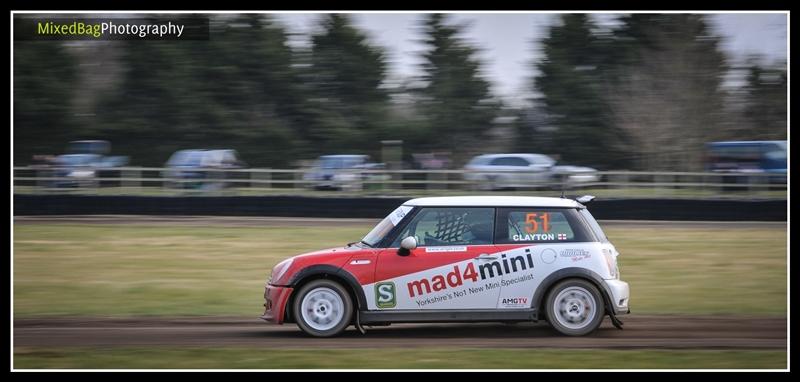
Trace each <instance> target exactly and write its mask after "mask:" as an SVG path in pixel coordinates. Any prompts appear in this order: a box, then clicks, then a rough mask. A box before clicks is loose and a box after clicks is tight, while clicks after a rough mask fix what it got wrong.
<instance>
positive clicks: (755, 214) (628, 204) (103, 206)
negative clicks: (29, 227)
mask: <svg viewBox="0 0 800 382" xmlns="http://www.w3.org/2000/svg"><path fill="white" fill-rule="evenodd" d="M406 200H408V198H396V197H362V198H357V197H351V198H342V197H316V198H315V197H299V196H298V197H295V196H230V197H215V196H188V197H164V196H82V195H28V194H19V195H14V215H217V216H290V217H331V218H382V217H384V216H386V215H387V214H388V213H389V212H391V211H392V210H393V209H394V208H395V207H397V206H398V205H400V204H401V203H403V202H405V201H406ZM589 208H590V210H591V211H592V214H593V215H594V216H595V217H596V218H597V219H603V220H719V221H736V220H742V221H785V220H786V200H784V199H780V200H721V199H707V200H705V199H598V200H595V201H593V202H592V203H590V204H589Z"/></svg>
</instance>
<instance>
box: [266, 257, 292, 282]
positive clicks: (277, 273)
mask: <svg viewBox="0 0 800 382" xmlns="http://www.w3.org/2000/svg"><path fill="white" fill-rule="evenodd" d="M293 261H294V258H293V257H290V258H288V259H286V260H283V261H281V262H280V263H278V265H276V266H274V267H273V268H272V270H271V271H270V272H269V279H268V280H267V283H268V284H270V283H272V282H273V281H276V282H277V281H280V280H281V277H282V276H283V274H284V273H286V270H287V269H289V267H290V266H291V265H292V262H293Z"/></svg>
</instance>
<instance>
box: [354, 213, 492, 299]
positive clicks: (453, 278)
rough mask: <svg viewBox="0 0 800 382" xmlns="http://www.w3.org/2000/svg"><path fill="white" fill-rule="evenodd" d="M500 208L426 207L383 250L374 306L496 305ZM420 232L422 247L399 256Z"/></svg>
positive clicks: (419, 242) (376, 277)
mask: <svg viewBox="0 0 800 382" xmlns="http://www.w3.org/2000/svg"><path fill="white" fill-rule="evenodd" d="M494 210H495V209H494V208H484V207H475V208H473V207H423V208H421V210H419V211H418V212H416V213H415V215H414V216H413V218H412V219H411V220H410V221H409V223H408V224H406V225H405V226H404V227H403V228H402V229H400V231H399V233H398V234H397V235H396V236H395V237H394V238H392V242H391V244H389V245H388V247H387V248H384V249H382V250H381V251H380V253H379V254H378V263H377V266H376V268H375V280H376V282H375V294H374V295H375V301H371V302H369V305H370V308H371V309H398V310H437V309H494V308H495V307H496V306H497V298H498V296H499V293H500V279H501V277H502V276H501V275H497V274H496V272H495V270H494V267H492V266H491V264H492V262H495V261H499V258H498V257H497V254H496V252H497V249H496V247H495V245H494V244H493V234H494ZM409 236H414V237H415V238H416V239H417V248H415V249H412V250H410V251H409V252H410V253H408V255H407V256H401V255H399V254H398V249H399V247H400V241H402V240H403V239H404V238H406V237H409Z"/></svg>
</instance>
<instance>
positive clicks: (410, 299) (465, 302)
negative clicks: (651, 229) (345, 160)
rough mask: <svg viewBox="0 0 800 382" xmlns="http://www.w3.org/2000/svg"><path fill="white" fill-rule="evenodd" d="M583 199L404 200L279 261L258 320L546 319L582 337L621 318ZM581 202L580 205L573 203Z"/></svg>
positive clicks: (321, 323)
mask: <svg viewBox="0 0 800 382" xmlns="http://www.w3.org/2000/svg"><path fill="white" fill-rule="evenodd" d="M591 199H592V197H581V198H578V199H577V201H576V200H571V199H565V198H542V197H515V196H502V197H495V196H463V197H437V198H420V199H413V200H409V201H408V202H406V203H405V204H403V205H401V206H400V207H398V208H397V209H395V210H394V211H392V213H390V214H389V216H387V217H386V218H385V219H383V220H382V221H381V222H380V223H378V225H376V226H375V228H373V229H372V231H370V232H369V233H368V234H367V235H366V236H364V238H363V239H362V240H361V241H360V242H358V243H351V244H349V245H347V246H345V247H340V248H331V249H326V250H322V251H317V252H311V253H307V254H303V255H299V256H295V257H292V258H289V259H286V260H284V261H282V262H281V263H279V264H278V265H276V266H275V267H274V268H273V270H272V274H271V275H270V278H269V281H268V282H267V285H266V291H265V293H264V298H265V300H266V301H265V304H264V306H265V308H266V309H265V312H264V315H263V316H262V318H263V319H265V320H267V321H270V322H274V323H278V324H282V323H284V322H295V323H297V325H298V326H299V327H300V329H302V330H303V331H305V332H306V333H308V334H310V335H313V336H319V337H328V336H334V335H337V334H339V333H341V332H342V331H344V330H345V328H347V327H348V326H350V325H351V324H353V325H355V326H356V327H357V328H358V329H359V330H362V331H363V328H362V325H370V326H378V325H387V324H390V323H408V322H478V321H502V322H522V321H537V320H540V319H544V320H547V322H549V323H550V325H551V326H552V327H553V328H555V329H556V330H558V331H559V332H561V333H563V334H566V335H585V334H588V333H591V332H592V331H594V330H595V329H597V327H598V326H600V323H601V322H602V321H603V318H604V317H605V316H606V315H608V316H609V317H610V318H611V320H612V323H613V324H614V325H615V326H617V327H618V328H621V322H620V321H619V320H618V319H617V318H616V315H619V314H626V313H629V312H630V310H629V309H628V297H629V291H628V284H627V283H626V282H624V281H621V280H620V276H619V269H618V268H617V260H616V258H617V256H618V255H619V253H618V252H617V250H616V249H615V248H614V246H613V245H612V244H611V243H610V242H609V241H608V239H607V238H606V236H605V234H603V231H602V229H601V228H600V226H599V225H598V224H597V221H595V219H594V218H593V217H592V215H591V214H590V213H589V211H588V210H587V209H586V207H585V206H584V205H583V204H581V202H582V203H587V202H588V201H590V200H591ZM579 201H580V202H579Z"/></svg>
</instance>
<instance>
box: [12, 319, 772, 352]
mask: <svg viewBox="0 0 800 382" xmlns="http://www.w3.org/2000/svg"><path fill="white" fill-rule="evenodd" d="M624 321H625V330H617V329H615V328H614V327H612V326H611V324H610V322H609V320H608V319H606V320H605V321H604V323H603V325H602V327H601V328H600V329H599V330H598V331H597V332H595V333H594V334H593V335H591V336H589V337H577V338H572V337H563V336H560V335H558V334H556V333H555V332H554V331H552V329H550V328H549V327H548V326H547V324H545V323H540V324H532V323H525V324H516V325H505V324H446V325H445V324H424V325H422V324H403V325H400V324H398V325H392V326H389V327H376V328H368V332H367V334H366V335H361V334H360V333H358V332H357V331H356V330H355V329H353V328H352V327H351V328H350V329H348V331H346V332H345V333H344V334H343V335H342V336H341V337H338V338H328V339H318V338H311V337H308V336H306V335H304V334H303V333H302V332H300V331H299V329H298V328H297V327H296V326H295V325H294V324H289V325H283V326H275V325H270V324H267V323H265V322H263V321H261V320H260V319H258V318H216V317H211V318H209V317H204V318H135V319H103V318H53V319H16V320H14V346H15V347H33V346H37V347H38V346H45V347H49V346H141V345H144V346H253V347H263V348H265V349H266V348H270V349H280V348H289V347H291V348H377V347H459V348H465V347H498V348H544V347H548V348H618V349H626V348H628V349H631V348H664V349H686V348H694V349H697V348H702V349H722V348H738V349H759V348H761V349H786V333H787V332H786V319H783V318H754V317H738V316H737V317H731V316H719V317H714V316H702V317H694V316H638V315H633V316H630V317H625V318H624Z"/></svg>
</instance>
